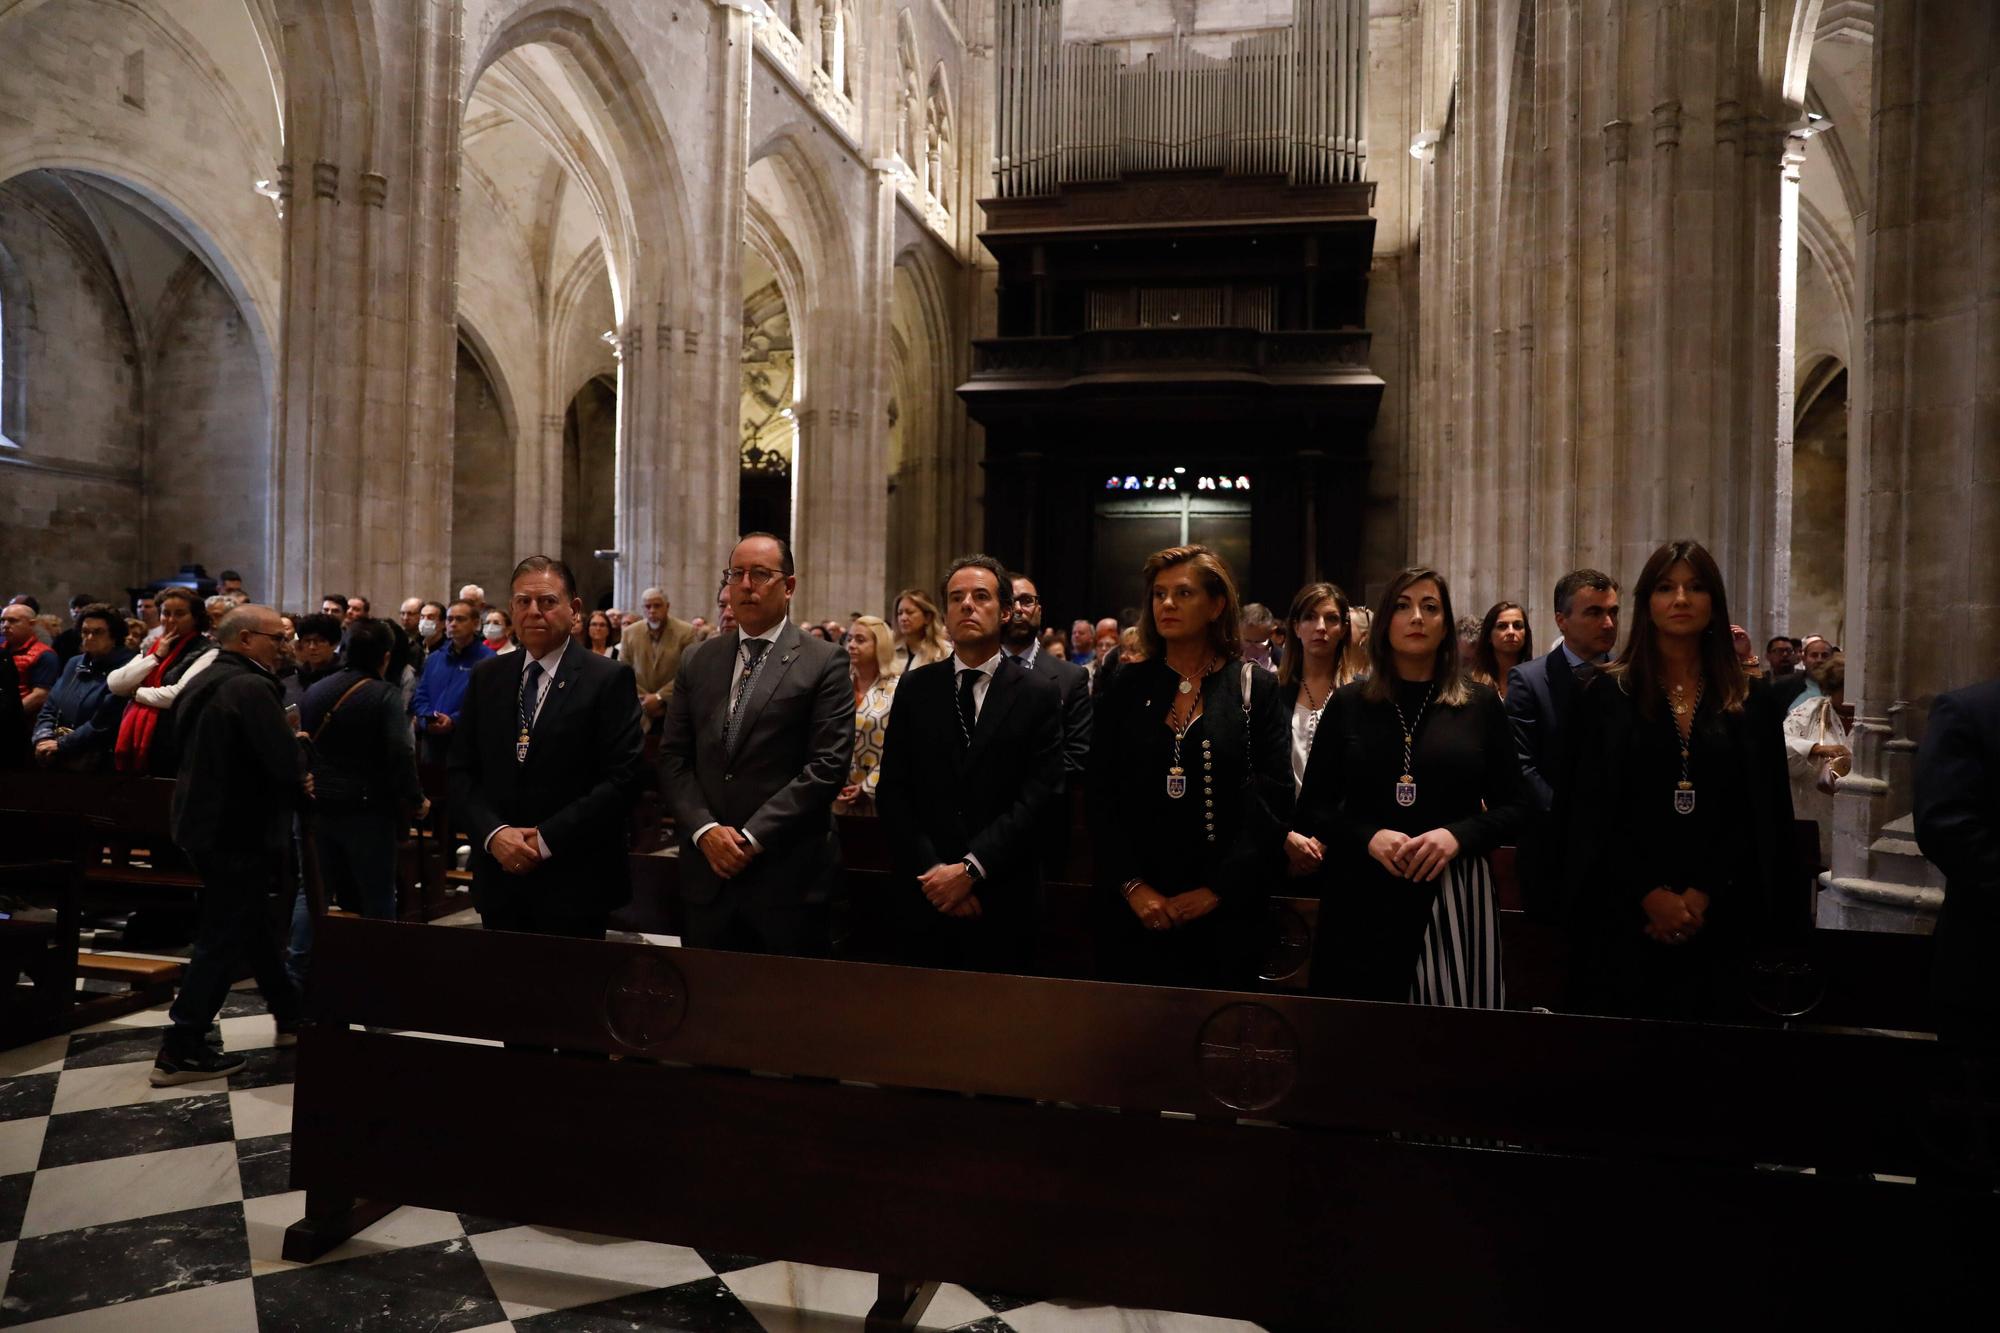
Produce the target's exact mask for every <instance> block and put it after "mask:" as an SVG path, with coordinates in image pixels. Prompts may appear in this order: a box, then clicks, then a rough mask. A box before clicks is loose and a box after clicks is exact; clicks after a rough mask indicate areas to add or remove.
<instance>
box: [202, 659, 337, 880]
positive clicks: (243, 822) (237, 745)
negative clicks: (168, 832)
mask: <svg viewBox="0 0 2000 1333" xmlns="http://www.w3.org/2000/svg"><path fill="white" fill-rule="evenodd" d="M189 651H190V652H192V651H193V649H189ZM280 695H281V690H280V688H279V685H278V678H277V677H276V676H274V675H272V674H271V673H270V672H268V671H266V670H265V669H264V668H263V667H261V666H259V665H258V664H257V663H255V662H253V661H251V660H250V659H249V658H248V657H245V656H244V655H243V654H241V653H220V654H218V655H217V657H216V659H215V662H214V663H213V664H212V665H210V666H209V667H208V668H207V669H205V670H204V671H203V672H202V673H201V674H200V675H199V676H196V677H195V678H194V680H193V681H191V682H190V683H189V684H188V687H187V688H186V689H185V690H182V691H181V693H180V695H179V697H177V698H176V699H175V700H174V707H173V710H172V711H173V715H174V716H175V717H176V718H178V719H179V725H180V738H181V745H180V750H179V756H178V763H179V769H178V771H177V773H176V775H175V781H174V799H173V833H174V842H175V844H176V845H177V846H179V847H180V849H181V850H182V851H184V852H187V853H189V854H191V855H199V854H201V853H202V852H213V851H223V850H248V849H252V848H254V849H256V850H259V851H264V852H277V851H282V850H283V849H284V848H285V847H286V846H287V845H288V844H289V843H290V841H291V835H292V812H293V811H294V810H295V809H297V807H298V806H299V805H300V804H302V803H303V802H304V800H305V779H306V760H305V751H304V749H303V748H302V747H301V746H300V745H299V743H298V739H297V736H296V733H294V732H293V731H292V728H291V724H290V723H288V722H286V721H285V707H284V705H283V704H282V703H280V702H279V699H280Z"/></svg>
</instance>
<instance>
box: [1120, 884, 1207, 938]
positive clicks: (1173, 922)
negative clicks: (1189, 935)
mask: <svg viewBox="0 0 2000 1333" xmlns="http://www.w3.org/2000/svg"><path fill="white" fill-rule="evenodd" d="M1125 902H1126V904H1127V905H1128V906H1130V907H1131V909H1132V915H1134V916H1136V917H1138V918H1139V922H1140V924H1141V925H1143V926H1145V927H1146V929H1147V930H1172V929H1173V928H1174V927H1175V926H1185V925H1186V924H1188V923H1189V922H1190V921H1199V920H1200V919H1201V918H1202V917H1205V916H1207V915H1208V914H1209V913H1210V912H1213V911H1214V910H1215V909H1216V908H1217V907H1220V906H1221V905H1222V899H1220V898H1218V897H1216V896H1215V890H1214V889H1189V890H1188V891H1187V892H1186V893H1177V894H1175V895H1174V896H1173V897H1171V898H1169V897H1168V896H1167V895H1166V894H1164V893H1161V892H1160V891H1159V890H1158V889H1156V888H1154V887H1153V886H1152V885H1150V884H1137V885H1134V886H1133V888H1132V892H1130V893H1128V894H1126V895H1125Z"/></svg>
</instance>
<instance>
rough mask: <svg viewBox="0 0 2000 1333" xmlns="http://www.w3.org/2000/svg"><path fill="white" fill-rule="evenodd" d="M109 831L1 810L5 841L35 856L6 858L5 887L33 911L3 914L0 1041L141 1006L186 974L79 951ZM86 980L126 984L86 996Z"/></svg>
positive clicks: (13, 1041) (94, 824)
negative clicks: (89, 890)
mask: <svg viewBox="0 0 2000 1333" xmlns="http://www.w3.org/2000/svg"><path fill="white" fill-rule="evenodd" d="M107 836H109V835H108V829H107V826H106V825H104V824H103V823H102V822H100V821H95V820H88V819H82V818H78V817H75V816H63V815H48V814H42V813H39V812H29V811H22V810H0V846H3V847H7V848H11V849H16V850H17V852H26V853H28V854H30V855H33V856H34V857H35V858H36V859H34V860H15V861H9V862H6V863H4V864H0V889H4V890H5V892H6V894H7V896H8V897H9V898H10V899H12V900H14V901H16V902H18V903H22V904H26V905H28V907H29V909H30V910H29V912H28V913H26V914H24V913H21V912H15V913H12V914H9V915H7V916H5V917H4V918H0V977H4V981H5V987H6V989H5V991H4V992H0V1047H8V1046H15V1045H19V1044H20V1043H22V1042H26V1041H33V1040H35V1039H37V1038H39V1037H44V1036H48V1035H50V1034H52V1033H57V1032H65V1031H68V1030H70V1029H72V1028H76V1027H81V1026H84V1025H87V1024H90V1023H101V1022H104V1021H106V1020H107V1019H112V1018H116V1017H118V1016H119V1015H120V1014H126V1013H130V1012H132V1011H133V1010H135V1009H143V1008H145V1007H146V1006H148V1005H151V1004H156V1003H158V1002H159V1001H160V1000H162V999H165V998H166V997H167V996H168V995H170V994H171V993H172V990H173V986H174V983H176V982H177V981H179V980H180V977H181V974H182V972H183V971H184V970H185V969H184V967H183V965H182V964H180V963H177V962H172V961H168V960H161V959H150V958H130V957H125V956H122V955H116V954H100V953H93V952H89V951H85V950H83V949H81V948H79V941H80V938H81V903H82V897H83V880H84V871H85V867H86V866H87V865H88V864H90V863H92V862H94V861H95V859H96V858H97V857H98V856H99V855H100V854H101V849H102V847H103V845H104V842H105V839H106V838H107ZM23 978H25V980H26V983H27V984H25V985H23V984H22V979H23ZM79 980H91V981H102V982H111V983H114V984H115V985H117V986H119V987H120V989H118V990H116V991H111V992H99V993H95V994H86V993H80V992H79V990H78V987H77V983H78V981H79Z"/></svg>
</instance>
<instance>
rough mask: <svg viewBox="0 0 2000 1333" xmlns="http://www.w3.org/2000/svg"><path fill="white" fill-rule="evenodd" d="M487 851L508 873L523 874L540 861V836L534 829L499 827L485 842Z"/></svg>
mask: <svg viewBox="0 0 2000 1333" xmlns="http://www.w3.org/2000/svg"><path fill="white" fill-rule="evenodd" d="M486 850H487V852H488V853H489V854H490V855H491V856H492V857H493V859H494V860H496V861H498V862H499V863H500V868H501V869H502V870H504V871H506V872H507V873H508V874H510V875H525V874H527V873H528V872H529V871H530V870H533V869H534V868H535V867H536V866H538V865H540V864H541V863H542V848H541V838H540V835H539V834H538V833H536V831H535V830H534V829H531V828H514V827H512V826H511V825H510V826H507V827H504V828H502V829H500V830H499V831H498V832H497V833H495V834H494V835H493V837H492V839H491V840H490V841H489V842H488V843H487V844H486Z"/></svg>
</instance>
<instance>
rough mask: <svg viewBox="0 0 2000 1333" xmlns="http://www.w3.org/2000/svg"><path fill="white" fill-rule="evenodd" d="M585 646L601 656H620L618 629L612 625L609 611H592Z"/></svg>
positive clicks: (586, 629) (585, 633) (615, 657)
mask: <svg viewBox="0 0 2000 1333" xmlns="http://www.w3.org/2000/svg"><path fill="white" fill-rule="evenodd" d="M583 646H584V647H586V648H588V649H590V651H591V652H593V653H596V654H597V655H598V656H599V657H609V658H611V659H613V660H614V661H615V660H616V659H617V657H618V631H617V630H615V629H613V628H612V627H611V616H610V614H609V613H608V612H604V611H592V612H591V613H590V621H589V623H588V625H587V627H586V628H585V630H584V639H583Z"/></svg>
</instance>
